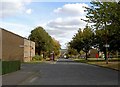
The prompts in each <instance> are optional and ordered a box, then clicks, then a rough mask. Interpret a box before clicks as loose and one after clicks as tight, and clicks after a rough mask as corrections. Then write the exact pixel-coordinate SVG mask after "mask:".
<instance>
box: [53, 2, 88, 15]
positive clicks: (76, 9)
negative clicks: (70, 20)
mask: <svg viewBox="0 0 120 87" xmlns="http://www.w3.org/2000/svg"><path fill="white" fill-rule="evenodd" d="M84 7H88V5H87V4H84V3H75V4H65V5H64V6H63V7H60V8H57V9H55V10H54V13H58V14H64V15H69V16H70V15H71V16H81V15H84V14H85V12H84V10H85V8H84Z"/></svg>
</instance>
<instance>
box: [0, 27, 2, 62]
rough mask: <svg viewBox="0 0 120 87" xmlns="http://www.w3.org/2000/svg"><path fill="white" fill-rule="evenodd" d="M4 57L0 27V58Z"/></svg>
mask: <svg viewBox="0 0 120 87" xmlns="http://www.w3.org/2000/svg"><path fill="white" fill-rule="evenodd" d="M1 59H2V30H1V29H0V60H1Z"/></svg>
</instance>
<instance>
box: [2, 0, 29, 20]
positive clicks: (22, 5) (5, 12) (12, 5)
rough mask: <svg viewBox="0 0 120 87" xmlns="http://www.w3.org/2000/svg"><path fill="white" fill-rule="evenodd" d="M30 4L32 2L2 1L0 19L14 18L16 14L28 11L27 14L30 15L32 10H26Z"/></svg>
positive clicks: (18, 0)
mask: <svg viewBox="0 0 120 87" xmlns="http://www.w3.org/2000/svg"><path fill="white" fill-rule="evenodd" d="M28 4H30V0H28V1H27V2H25V1H22V0H21V1H20V0H16V1H9V0H8V1H7V0H4V1H3V0H2V1H0V5H1V7H0V18H3V17H9V16H14V15H16V14H22V13H24V12H26V11H27V13H30V9H27V8H26V5H28Z"/></svg>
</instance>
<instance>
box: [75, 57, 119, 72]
mask: <svg viewBox="0 0 120 87" xmlns="http://www.w3.org/2000/svg"><path fill="white" fill-rule="evenodd" d="M74 61H76V62H81V63H87V64H92V65H97V66H101V67H105V68H110V69H114V70H118V71H120V58H112V59H109V62H108V64H106V61H105V60H103V59H101V58H99V59H96V58H88V60H85V59H83V58H79V59H77V58H76V59H74Z"/></svg>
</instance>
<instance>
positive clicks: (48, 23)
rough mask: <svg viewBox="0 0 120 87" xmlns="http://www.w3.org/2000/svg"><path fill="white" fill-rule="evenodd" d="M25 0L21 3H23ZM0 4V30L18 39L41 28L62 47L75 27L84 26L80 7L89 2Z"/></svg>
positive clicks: (70, 37) (83, 14)
mask: <svg viewBox="0 0 120 87" xmlns="http://www.w3.org/2000/svg"><path fill="white" fill-rule="evenodd" d="M24 1H25V0H24ZM24 1H23V0H16V1H9V2H8V1H7V2H0V4H1V6H2V7H1V8H0V27H2V28H4V29H6V30H9V31H11V32H14V33H16V34H18V35H20V36H23V37H28V35H29V34H30V31H31V30H33V29H34V28H36V27H38V26H42V27H43V28H44V29H45V30H46V31H47V32H48V33H49V34H50V35H51V36H52V37H54V38H55V39H56V40H58V41H59V42H60V44H61V45H62V48H65V47H66V45H65V44H66V43H67V42H69V41H70V40H71V39H72V37H73V35H74V34H75V33H76V32H77V30H78V29H79V28H84V27H85V25H86V23H85V22H84V21H82V20H80V19H81V18H85V12H84V8H83V6H87V7H88V6H89V5H90V4H89V2H33V1H31V0H27V2H24Z"/></svg>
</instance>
